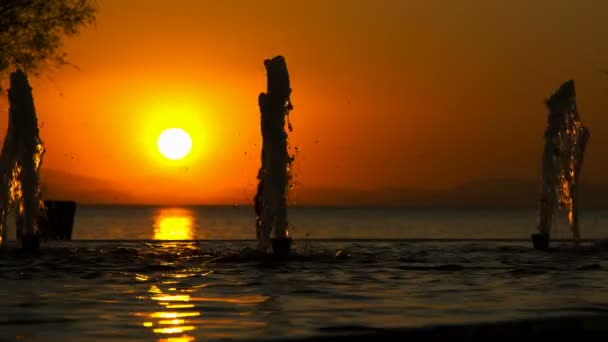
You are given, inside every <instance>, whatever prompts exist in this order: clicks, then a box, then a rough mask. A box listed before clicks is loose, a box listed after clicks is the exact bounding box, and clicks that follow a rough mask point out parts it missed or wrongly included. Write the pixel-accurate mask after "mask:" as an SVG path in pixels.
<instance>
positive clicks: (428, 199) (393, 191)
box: [293, 179, 608, 208]
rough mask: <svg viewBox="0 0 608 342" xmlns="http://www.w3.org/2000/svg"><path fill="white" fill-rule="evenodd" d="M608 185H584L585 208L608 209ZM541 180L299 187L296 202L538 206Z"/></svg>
mask: <svg viewBox="0 0 608 342" xmlns="http://www.w3.org/2000/svg"><path fill="white" fill-rule="evenodd" d="M607 194H608V184H585V183H583V184H582V185H581V189H580V201H581V207H584V208H608V201H606V195H607ZM539 195H540V182H539V181H534V180H516V179H494V180H479V181H473V182H469V183H466V184H463V185H460V186H457V187H454V188H451V189H448V190H425V189H411V188H381V189H373V190H354V189H343V188H336V189H332V188H301V189H296V191H295V194H294V196H293V201H294V202H295V204H297V205H345V206H395V207H409V208H436V207H440V208H535V207H537V206H538V199H539Z"/></svg>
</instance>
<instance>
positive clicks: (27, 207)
mask: <svg viewBox="0 0 608 342" xmlns="http://www.w3.org/2000/svg"><path fill="white" fill-rule="evenodd" d="M8 98H9V115H8V117H9V123H8V130H7V133H6V137H5V139H4V145H3V146H2V153H1V154H0V177H2V181H1V182H0V232H1V241H0V244H1V245H2V246H6V242H7V237H8V229H7V225H6V219H7V216H8V214H9V212H10V211H11V210H15V211H16V213H15V216H16V221H17V229H18V230H19V231H18V236H21V245H22V248H23V249H24V250H26V251H30V252H35V251H37V250H38V249H39V247H40V240H39V237H38V235H37V230H38V227H37V226H38V223H37V221H38V217H39V213H40V208H41V206H43V203H42V201H41V200H40V177H39V175H40V164H41V163H42V157H43V156H44V152H45V150H44V146H43V145H42V140H40V136H39V131H38V119H37V117H36V109H35V107H34V99H33V97H32V88H31V87H30V84H29V82H28V79H27V75H26V74H25V72H23V71H22V70H21V69H17V70H16V71H15V72H13V73H11V75H10V89H9V90H8Z"/></svg>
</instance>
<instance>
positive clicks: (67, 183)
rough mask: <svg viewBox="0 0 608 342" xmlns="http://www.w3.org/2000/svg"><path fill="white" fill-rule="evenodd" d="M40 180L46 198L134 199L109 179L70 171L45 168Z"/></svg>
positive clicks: (83, 200)
mask: <svg viewBox="0 0 608 342" xmlns="http://www.w3.org/2000/svg"><path fill="white" fill-rule="evenodd" d="M40 180H41V183H42V186H41V187H42V195H43V197H44V198H46V199H54V200H75V201H77V202H79V203H95V204H110V203H117V202H118V203H120V202H129V203H130V202H133V200H134V198H133V196H131V195H130V194H128V193H125V192H122V191H120V190H119V189H118V188H117V187H116V186H114V185H113V184H111V183H109V182H107V181H104V180H100V179H97V178H92V177H86V176H81V175H75V174H72V173H69V172H64V171H58V170H53V169H44V168H43V169H42V171H41V173H40Z"/></svg>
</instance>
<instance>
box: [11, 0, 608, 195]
mask: <svg viewBox="0 0 608 342" xmlns="http://www.w3.org/2000/svg"><path fill="white" fill-rule="evenodd" d="M98 3H99V7H100V9H99V14H98V18H97V22H96V24H95V26H94V27H91V28H88V29H86V30H85V31H84V32H83V33H82V34H81V35H80V36H79V37H77V38H73V39H71V40H69V41H67V44H66V50H67V52H68V54H69V55H68V56H69V60H70V61H71V62H72V63H73V64H74V65H76V66H77V67H78V68H77V69H76V68H71V67H65V68H62V69H60V70H48V71H47V72H46V73H44V74H43V76H42V77H40V78H38V79H35V80H33V81H32V83H33V87H34V96H35V99H36V106H37V110H38V116H39V121H40V123H41V127H42V128H41V137H42V139H43V141H44V142H45V145H46V147H47V149H48V152H47V155H46V157H45V160H44V163H43V169H45V170H51V169H52V170H58V171H63V172H69V173H72V174H75V175H87V176H88V177H91V178H95V179H99V180H101V181H104V182H107V184H109V185H108V186H109V187H112V188H113V189H118V190H120V191H122V192H126V193H131V194H135V193H137V191H138V190H139V191H140V192H139V193H138V195H137V196H135V197H137V198H138V199H139V201H144V202H157V203H160V202H167V203H172V202H180V201H196V202H200V203H216V202H228V203H232V202H234V201H238V202H243V201H249V200H250V199H251V197H252V196H253V193H254V185H255V182H256V180H255V176H256V172H257V168H258V166H259V142H260V133H259V111H258V107H257V96H258V93H259V92H261V91H264V90H265V86H266V85H265V70H264V67H263V63H262V62H263V60H264V59H265V58H268V57H272V56H274V55H276V54H283V55H284V56H285V57H286V59H287V64H288V68H289V71H290V74H291V80H292V88H293V95H292V101H293V103H294V106H295V109H294V111H293V112H292V122H293V125H294V129H295V132H294V135H293V137H292V142H293V144H295V145H297V146H298V147H299V150H300V152H299V154H298V155H297V162H296V167H297V171H298V175H297V179H296V181H297V184H298V187H300V188H305V187H309V188H312V187H337V188H356V189H371V188H380V187H416V188H433V189H435V188H446V187H451V186H456V185H458V184H461V183H464V182H468V181H473V180H479V179H485V178H526V179H535V178H537V177H538V174H539V169H540V153H541V149H542V144H543V141H542V135H543V130H544V124H545V116H546V111H545V107H544V99H545V98H546V97H547V96H549V95H550V94H551V93H552V92H553V91H554V90H555V89H556V88H557V87H558V86H559V85H560V84H561V83H562V82H563V81H565V80H567V79H569V78H573V79H574V80H575V81H576V85H577V91H578V95H579V97H578V100H579V110H580V112H581V115H582V118H583V120H584V123H585V124H586V125H588V126H589V127H590V129H591V132H592V137H591V141H590V143H589V147H588V154H587V157H586V160H585V163H586V164H585V166H584V168H583V180H584V181H585V182H607V181H608V174H607V173H606V170H608V154H606V153H603V152H602V151H604V150H605V149H607V148H608V96H607V95H608V75H604V74H602V73H601V72H600V70H601V69H602V68H607V69H608V45H606V37H607V36H608V22H606V21H605V20H604V15H605V13H608V2H606V1H603V0H596V1H591V0H586V1H584V0H581V1H576V2H574V1H567V0H542V1H541V0H537V1H533V2H530V1H525V0H511V1H485V0H463V1H445V0H382V1H368V0H365V1H364V0H355V1H347V0H333V1H325V0H308V1H299V0H298V1H295V0H294V1H278V0H276V1H260V0H256V1H249V0H238V1H237V0H232V1H228V0H227V1H206V0H189V1H182V0H174V1H165V0H128V1H125V0H98ZM1 105H2V107H4V108H6V106H7V104H6V100H5V99H4V100H3V102H1ZM0 115H2V116H3V117H6V110H2V111H0ZM0 124H1V125H2V126H1V128H2V132H4V130H5V128H6V120H0ZM167 127H182V128H184V129H186V130H187V131H189V132H190V133H191V134H192V136H193V142H194V150H193V154H192V155H191V156H190V157H188V158H187V159H186V160H184V161H181V162H170V161H168V160H165V159H163V158H162V157H161V156H160V155H159V154H158V152H157V150H156V137H157V135H158V134H159V133H160V131H161V130H162V129H163V128H167ZM256 144H257V145H256ZM43 172H44V171H43ZM68 186H72V187H74V188H86V187H87V186H89V184H87V182H86V181H85V182H78V183H77V184H71V185H68ZM91 196H92V197H91V198H88V200H90V201H94V195H91Z"/></svg>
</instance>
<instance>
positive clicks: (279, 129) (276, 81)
mask: <svg viewBox="0 0 608 342" xmlns="http://www.w3.org/2000/svg"><path fill="white" fill-rule="evenodd" d="M264 66H265V67H266V73H267V92H266V93H262V94H260V95H259V98H258V103H259V107H260V113H261V128H262V158H261V159H262V165H261V167H260V170H259V172H258V187H257V193H256V195H255V198H254V202H255V213H256V234H257V239H258V250H260V251H267V250H268V249H269V248H270V237H271V235H272V236H274V237H276V238H284V237H288V236H289V231H288V229H287V226H288V223H287V192H288V191H289V189H290V187H291V186H290V183H291V179H292V173H293V172H292V167H291V165H292V163H293V160H294V157H293V156H292V155H290V154H289V150H288V143H287V132H286V130H285V128H286V125H287V130H288V131H289V132H291V131H292V130H293V128H292V126H291V123H290V122H289V120H288V115H289V112H290V111H291V110H292V109H293V105H292V103H291V99H290V95H291V88H290V83H289V73H288V71H287V64H286V62H285V58H284V57H282V56H277V57H274V58H273V59H267V60H265V61H264ZM286 119H287V120H286Z"/></svg>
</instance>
